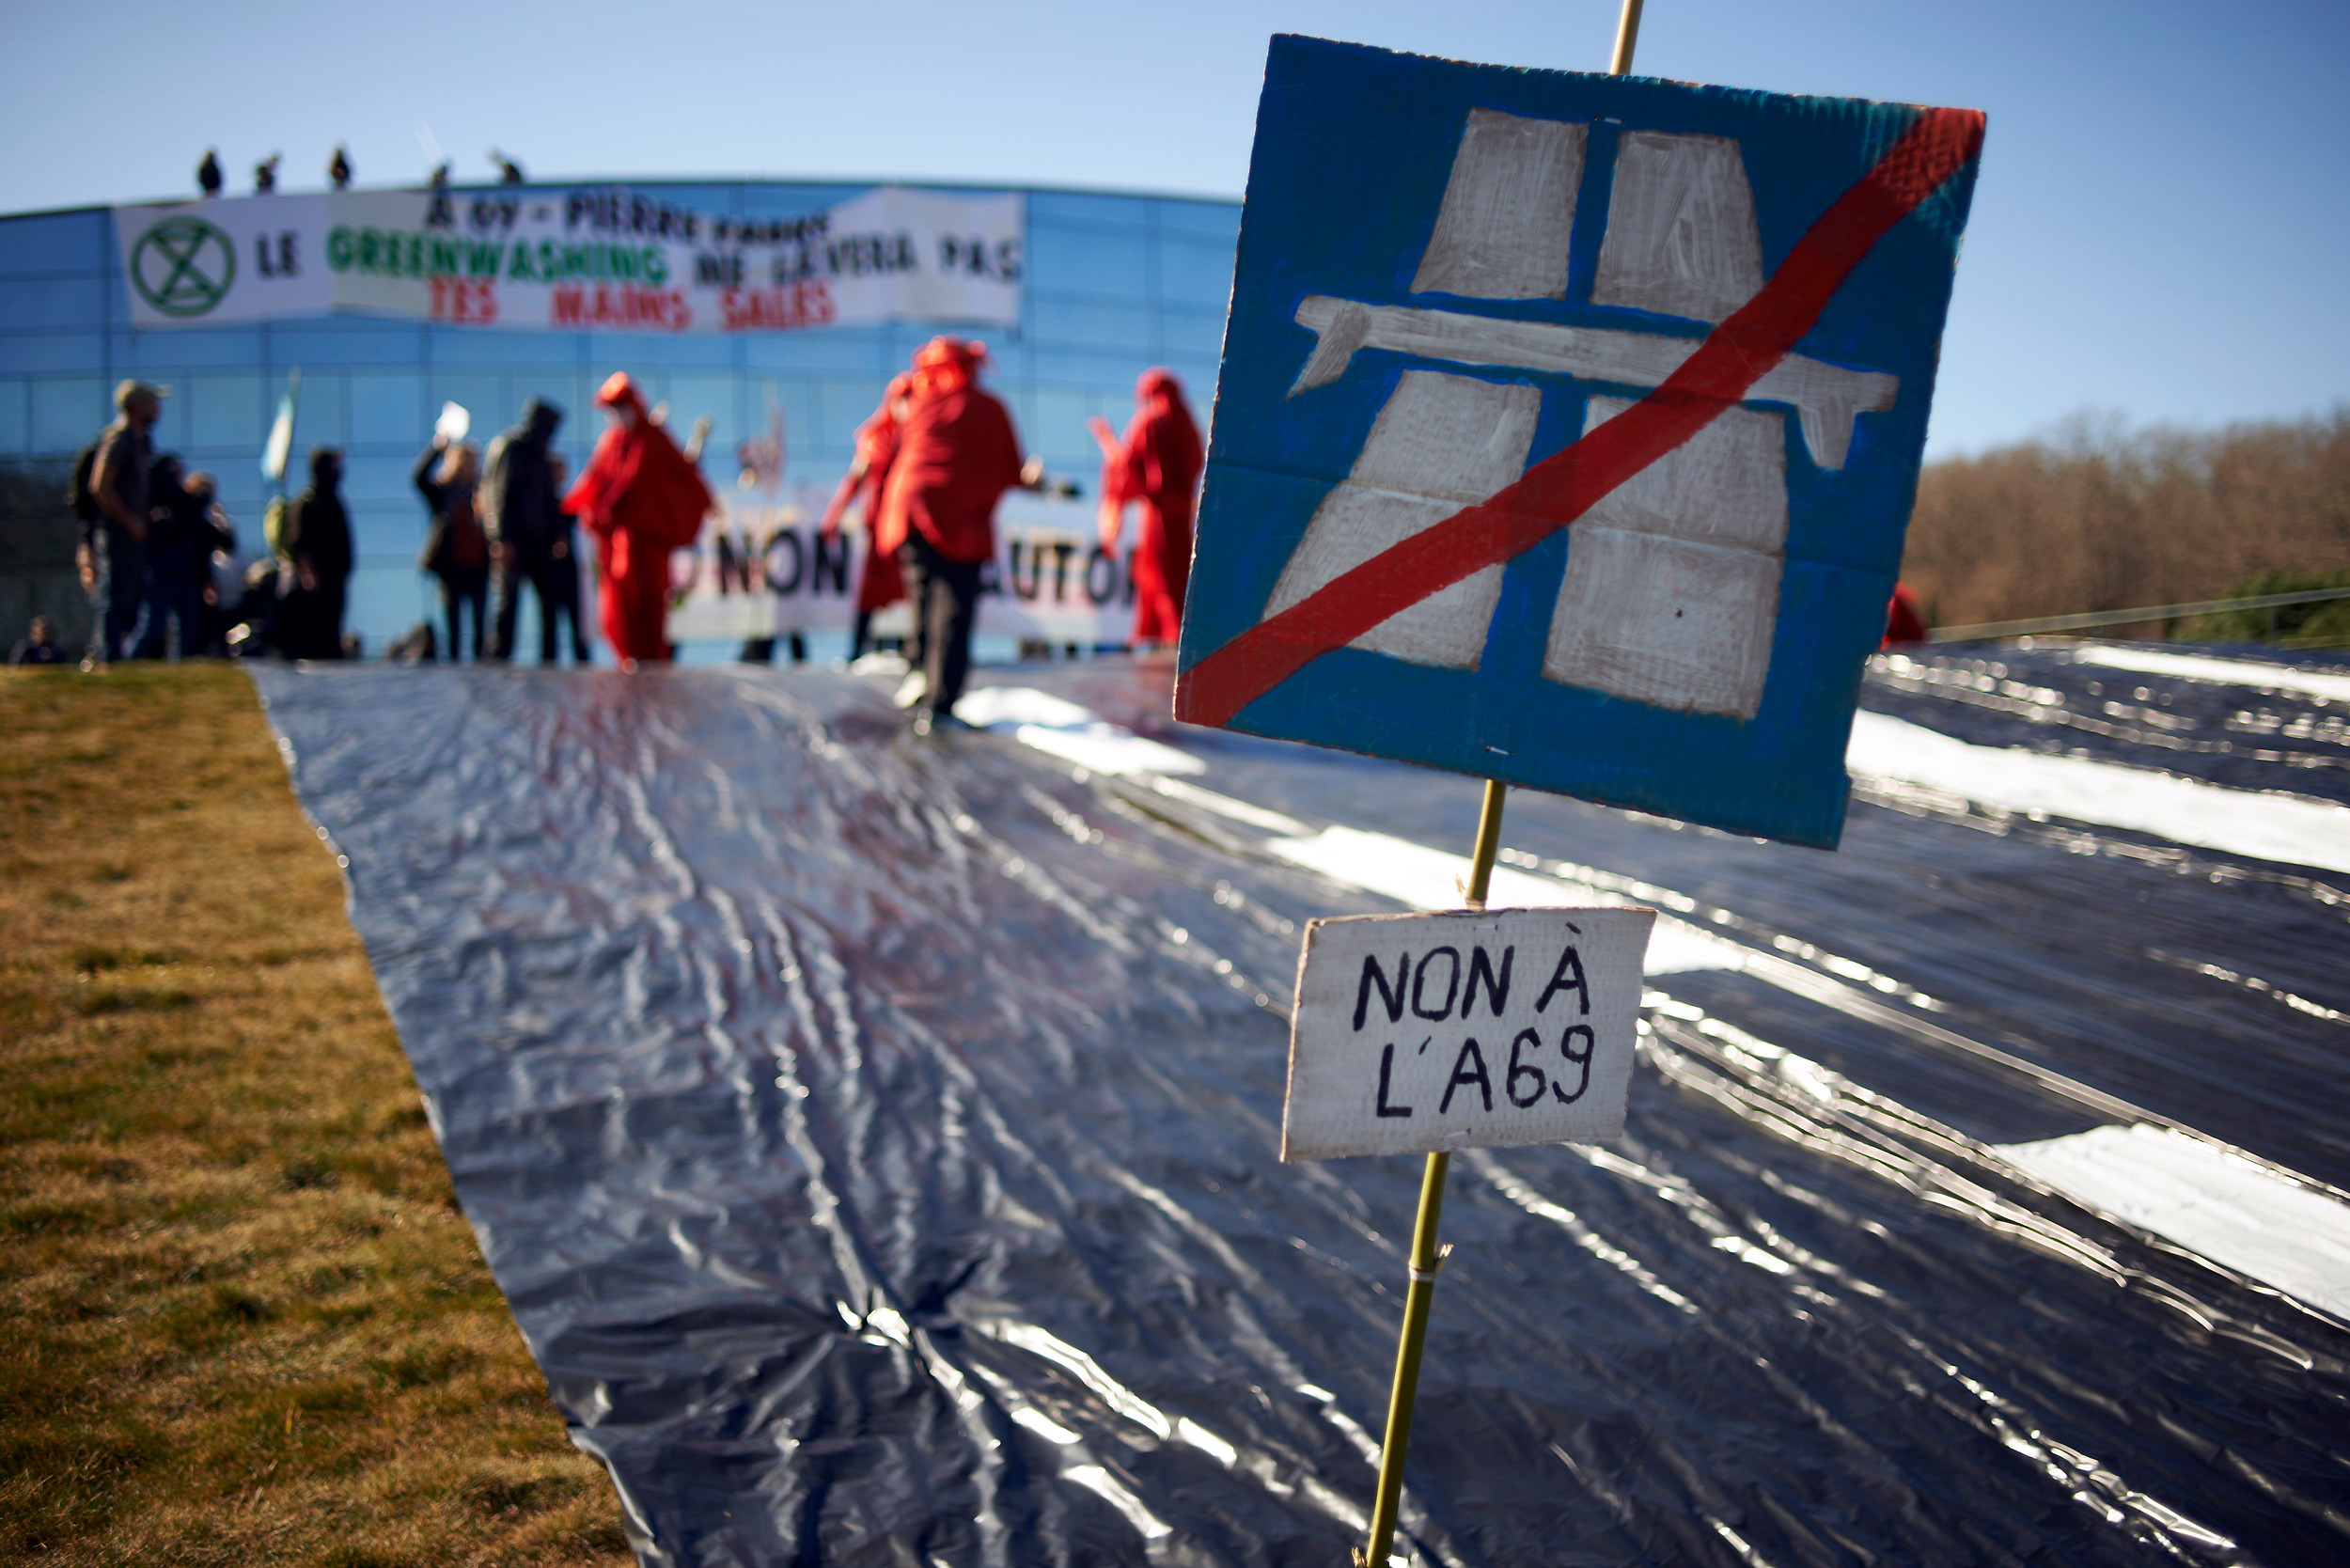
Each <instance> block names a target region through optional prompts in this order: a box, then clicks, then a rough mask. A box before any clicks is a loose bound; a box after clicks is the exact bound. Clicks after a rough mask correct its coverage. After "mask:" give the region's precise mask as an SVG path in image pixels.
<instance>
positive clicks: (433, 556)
mask: <svg viewBox="0 0 2350 1568" xmlns="http://www.w3.org/2000/svg"><path fill="white" fill-rule="evenodd" d="M409 478H410V480H411V481H412V482H413V483H414V484H415V487H416V494H419V495H421V496H423V497H424V504H425V506H426V507H427V508H428V509H429V510H431V513H432V523H431V526H430V528H428V529H427V531H426V533H425V538H424V550H423V553H422V554H420V555H419V556H417V557H416V565H417V566H418V567H419V568H421V569H422V570H424V571H426V572H431V573H432V575H433V576H435V577H437V578H439V579H440V582H441V613H442V615H444V616H445V617H446V618H447V620H448V662H449V663H450V664H458V663H460V662H462V660H463V658H464V653H465V647H464V638H463V636H462V633H461V628H462V624H463V623H462V621H461V620H460V619H458V612H459V611H460V610H464V611H467V612H469V619H471V620H472V621H473V656H474V658H475V659H476V660H477V661H478V660H479V659H480V658H481V656H482V654H483V652H484V647H483V644H482V640H481V635H482V623H483V618H484V617H485V616H486V615H487V614H488V613H489V603H490V539H489V535H488V534H487V533H486V532H485V531H484V530H483V528H482V526H481V518H480V514H479V512H478V511H477V510H476V500H475V494H474V492H475V489H476V487H477V485H478V483H479V480H480V478H481V449H480V448H479V447H476V446H475V445H474V444H473V443H472V442H470V441H465V442H459V443H455V444H452V443H451V442H450V441H449V439H448V438H447V437H446V436H438V435H436V436H434V437H433V438H432V445H431V446H430V447H426V448H425V452H424V456H422V457H420V458H418V459H417V460H416V471H415V473H414V474H412V475H410V476H409Z"/></svg>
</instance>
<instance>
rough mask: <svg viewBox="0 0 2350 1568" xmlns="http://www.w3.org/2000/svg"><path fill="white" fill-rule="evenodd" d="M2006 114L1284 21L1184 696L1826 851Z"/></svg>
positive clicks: (1287, 727) (1250, 723)
mask: <svg viewBox="0 0 2350 1568" xmlns="http://www.w3.org/2000/svg"><path fill="white" fill-rule="evenodd" d="M1981 146H1982V116H1981V115H1979V114H1975V113H1972V112H1969V111H1961V110H1949V109H1921V108H1919V107H1916V106H1912V105H1906V104H1890V103H1872V102H1859V101H1854V100H1845V99H1821V98H1793V97H1786V96H1781V95H1778V94H1771V93H1761V92H1747V91H1737V90H1732V89H1729V88H1720V87H1703V86H1688V85H1685V84H1681V83H1672V82H1660V81H1654V80H1650V79H1646V78H1639V77H1616V76H1598V75H1585V74H1580V73H1576V72H1570V71H1513V70H1506V69H1503V68H1499V67H1492V66H1474V65H1464V64H1460V63H1457V62H1452V61H1445V60H1434V59H1427V58H1422V57H1418V56H1414V55H1396V54H1390V53H1387V52H1386V51H1383V50H1376V49H1367V48H1362V47H1359V46H1355V45H1350V44H1339V43H1330V42H1325V41H1323V40H1319V39H1302V38H1290V37H1280V38H1276V39H1274V40H1273V46H1272V51H1271V55H1270V58H1269V60H1268V62H1267V66H1266V72H1265V87H1264V96H1263V100H1262V102H1261V106H1260V109H1259V112H1258V121H1257V142H1256V149H1255V153H1254V155H1253V158H1252V160H1251V163H1250V167H1249V178H1248V195H1247V201H1246V207H1245V208H1244V210H1243V213H1242V219H1241V239H1240V255H1239V263H1238V269H1237V273H1236V275H1235V278H1234V283H1233V293H1232V311H1231V321H1230V327H1229V329H1228V332H1227V337H1226V340H1225V355H1224V364H1223V369H1222V373H1221V376H1220V379H1219V381H1218V384H1217V387H1216V400H1215V413H1214V424H1213V430H1212V433H1211V439H1210V445H1209V462H1208V475H1207V488H1206V493H1205V494H1204V496H1203V499H1202V504H1201V509H1200V515H1199V532H1198V543H1197V547H1196V553H1195V556H1194V558H1193V566H1192V574H1191V583H1190V590H1189V595H1188V599H1187V603H1186V604H1185V607H1184V617H1183V643H1182V651H1181V659H1180V664H1181V675H1180V678H1179V682H1178V684H1177V688H1176V713H1177V716H1178V717H1180V718H1183V719H1186V720H1190V721H1192V722H1196V723H1204V724H1214V725H1222V726H1228V727H1230V728H1232V729H1244V730H1247V731H1250V732H1252V733H1256V734H1262V735H1274V736H1281V737H1285V738H1289V739H1293V740H1300V741H1308V742H1312V743H1315V744H1318V745H1332V746H1339V747H1343V748H1345V749H1348V750H1353V751H1359V752H1365V753H1369V754H1371V755H1375V756H1383V757H1393V758H1400V759H1402V760H1408V761H1414V762H1422V763H1427V764H1430V765H1433V766H1436V767H1443V768H1450V769H1455V770H1458V771H1460V772H1464V773H1470V774H1476V775H1480V776H1487V777H1495V778H1500V779H1503V780H1506V781H1509V782H1512V783H1517V784H1524V785H1529V786H1532V787H1534V788H1537V789H1544V790H1552V791H1557V792H1562V793H1567V794H1574V795H1580V796H1584V797H1586V798H1589V799H1592V800H1598V801H1604V802H1607V803H1610V804H1614V805H1621V806H1627V807H1633V808H1638V809H1641V810H1646V811H1653V812H1657V813H1659V814H1663V815H1669V816H1674V817H1679V818H1683V819H1685V820H1687V821H1691V822H1697V823H1708V824H1712V825H1715V826H1719V827H1725V828H1729V829H1732V830H1734V831H1738V832H1744V833H1754V834H1760V835H1763V836H1766V837H1771V838H1778V839H1791V840H1794V841H1796V842H1801V843H1810V844H1818V845H1823V846H1829V847H1832V846H1833V845H1834V844H1835V842H1836V840H1837V838H1838V836H1839V834H1840V832H1841V826H1842V822H1843V809H1844V799H1845V794H1846V791H1847V789H1848V781H1847V779H1846V777H1845V775H1844V769H1843V754H1844V747H1845V744H1846V741H1847V738H1848V735H1849V732H1850V729H1851V725H1852V712H1853V705H1854V702H1855V699H1856V696H1857V691H1858V687H1859V679H1860V673H1861V666H1862V664H1863V662H1864V661H1865V659H1866V658H1867V656H1868V654H1869V653H1870V651H1872V650H1873V649H1874V648H1875V647H1876V646H1877V643H1878V640H1879V638H1880V636H1881V635H1882V633H1883V631H1884V628H1885V622H1886V605H1887V602H1888V599H1889V597H1890V595H1891V593H1892V588H1893V583H1894V575H1895V572H1896V571H1897V570H1898V568H1899V566H1900V562H1901V550H1902V535H1903V531H1904V526H1905V525H1906V523H1907V519H1908V513H1909V508H1910V503H1911V500H1912V497H1913V495H1914V493H1915V491H1916V488H1917V482H1918V465H1919V456H1920V454H1921V451H1922V448H1923V446H1924V441H1925V431H1926V414H1927V409H1928V407H1929V405H1930V403H1931V400H1932V396H1933V390H1934V373H1935V357H1936V354H1937V352H1938V346H1939V341H1940V337H1941V331H1942V322H1943V318H1944V315H1945V313H1946V311H1947V309H1948V307H1949V303H1950V290H1951V275H1952V271H1953V268H1954V266H1955V264H1956V260H1957V255H1958V243H1959V235H1960V232H1961V230H1962V228H1963V227H1964V226H1965V222H1966V209H1967V203H1968V200H1969V198H1970V196H1971V195H1972V192H1973V187H1974V178H1975V169H1976V162H1977V157H1978V154H1979V152H1980V149H1981Z"/></svg>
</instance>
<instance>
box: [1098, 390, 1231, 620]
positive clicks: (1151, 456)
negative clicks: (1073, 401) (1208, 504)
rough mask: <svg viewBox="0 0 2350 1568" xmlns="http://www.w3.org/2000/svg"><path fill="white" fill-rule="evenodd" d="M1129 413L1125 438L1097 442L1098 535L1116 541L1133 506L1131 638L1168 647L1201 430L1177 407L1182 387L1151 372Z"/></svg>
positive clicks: (1179, 613)
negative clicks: (1135, 506)
mask: <svg viewBox="0 0 2350 1568" xmlns="http://www.w3.org/2000/svg"><path fill="white" fill-rule="evenodd" d="M1135 403H1136V408H1135V416H1134V419H1133V421H1132V422H1131V423H1129V424H1128V425H1127V426H1126V433H1125V435H1124V436H1123V437H1122V438H1120V439H1119V440H1116V441H1111V440H1109V439H1107V436H1108V427H1107V426H1106V425H1105V426H1103V427H1102V428H1101V430H1100V431H1098V432H1097V433H1098V434H1099V435H1101V436H1102V437H1103V438H1104V439H1103V442H1102V510H1103V525H1102V532H1103V535H1104V540H1105V543H1113V544H1114V543H1115V542H1116V540H1117V537H1118V531H1119V529H1120V526H1121V523H1120V512H1121V510H1122V509H1123V508H1124V507H1125V506H1126V504H1127V503H1128V502H1130V501H1131V502H1136V503H1138V504H1139V505H1140V507H1141V516H1140V518H1139V520H1138V522H1137V525H1136V543H1135V557H1134V583H1135V640H1136V642H1152V643H1171V642H1173V641H1174V640H1175V639H1176V637H1177V635H1179V634H1180V632H1181V631H1182V629H1183V589H1184V587H1185V585H1186V584H1187V583H1188V582H1189V581H1190V577H1191V525H1192V517H1193V513H1194V511H1195V510H1196V509H1197V508H1198V506H1199V472H1200V469H1201V468H1202V467H1204V466H1205V464H1206V461H1207V453H1206V449H1205V448H1204V447H1202V445H1201V443H1200V440H1199V426H1198V425H1196V424H1194V423H1193V422H1192V417H1191V411H1190V410H1189V409H1188V408H1186V407H1184V406H1183V384H1182V383H1181V382H1179V381H1177V380H1176V379H1175V377H1174V376H1173V375H1172V374H1170V373H1169V372H1167V371H1166V370H1163V369H1150V370H1145V371H1144V372H1143V373H1142V379H1141V380H1140V381H1138V382H1136V384H1135Z"/></svg>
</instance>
